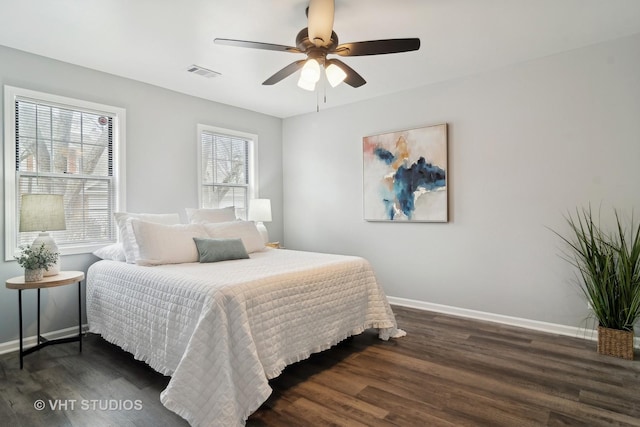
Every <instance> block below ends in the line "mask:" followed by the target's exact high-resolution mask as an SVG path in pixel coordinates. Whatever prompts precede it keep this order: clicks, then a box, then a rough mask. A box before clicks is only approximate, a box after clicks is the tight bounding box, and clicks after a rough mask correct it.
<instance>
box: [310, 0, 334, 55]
mask: <svg viewBox="0 0 640 427" xmlns="http://www.w3.org/2000/svg"><path fill="white" fill-rule="evenodd" d="M334 8H335V5H334V0H310V1H309V16H308V20H309V24H308V27H309V40H311V41H312V42H313V44H315V45H316V46H318V47H320V46H328V45H329V44H330V43H331V32H332V31H333V14H334Z"/></svg>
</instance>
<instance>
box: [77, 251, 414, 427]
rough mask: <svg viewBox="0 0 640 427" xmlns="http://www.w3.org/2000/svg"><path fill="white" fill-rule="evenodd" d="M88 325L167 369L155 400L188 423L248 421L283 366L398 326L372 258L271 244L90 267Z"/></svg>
mask: <svg viewBox="0 0 640 427" xmlns="http://www.w3.org/2000/svg"><path fill="white" fill-rule="evenodd" d="M87 318H88V322H89V330H90V331H91V332H93V333H96V334H100V335H101V336H102V337H104V338H105V339H106V340H107V341H109V342H112V343H114V344H116V345H118V346H120V347H121V348H123V349H124V350H126V351H128V352H130V353H132V354H133V355H134V357H135V358H136V359H139V360H143V361H145V362H146V363H147V364H149V365H150V366H151V367H152V368H153V369H155V370H156V371H158V372H160V373H162V374H164V375H169V376H171V379H170V381H169V384H168V386H167V388H166V389H165V390H164V391H163V392H162V393H161V395H160V399H161V401H162V403H163V404H164V406H166V407H167V408H168V409H170V410H172V411H174V412H176V413H177V414H179V415H180V416H182V417H183V418H185V419H186V420H187V421H189V423H190V424H191V425H193V426H234V425H244V423H245V421H246V419H247V418H248V417H249V415H250V414H251V413H252V412H254V411H255V410H256V409H258V407H259V406H260V405H261V404H262V403H263V402H264V401H265V400H266V399H267V398H268V396H269V395H270V393H271V388H270V387H269V383H268V380H269V379H271V378H274V377H276V376H278V375H279V374H280V373H281V372H282V370H283V369H284V368H285V367H286V366H287V365H289V364H291V363H294V362H297V361H300V360H303V359H306V358H308V357H309V356H310V355H311V354H312V353H315V352H320V351H323V350H326V349H328V348H329V347H331V346H333V345H335V344H337V343H338V342H340V341H341V340H343V339H345V338H347V337H349V336H351V335H355V334H359V333H361V332H363V331H364V330H365V329H369V328H378V329H379V336H380V338H382V339H388V338H389V337H399V336H402V335H403V334H404V332H403V331H401V330H399V329H397V326H396V322H395V318H394V315H393V312H392V310H391V308H390V306H389V304H388V302H387V299H386V296H385V294H384V292H383V290H382V288H381V287H380V286H379V284H378V283H377V281H376V278H375V275H374V272H373V270H372V268H371V266H370V265H369V263H368V262H367V261H366V260H364V259H362V258H359V257H352V256H343V255H332V254H320V253H313V252H302V251H291V250H284V249H270V248H267V249H265V250H264V251H260V252H255V253H252V254H251V258H250V259H243V260H233V261H223V262H217V263H207V264H200V263H189V264H175V265H161V266H154V267H141V266H136V265H132V264H127V263H123V262H117V261H106V260H103V261H98V262H97V263H95V264H93V265H92V266H91V267H90V268H89V270H88V272H87Z"/></svg>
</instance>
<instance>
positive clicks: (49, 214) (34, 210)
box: [20, 194, 67, 276]
mask: <svg viewBox="0 0 640 427" xmlns="http://www.w3.org/2000/svg"><path fill="white" fill-rule="evenodd" d="M66 229H67V224H66V221H65V217H64V197H63V196H62V195H58V194H23V195H22V200H21V204H20V231H21V232H28V231H40V232H41V233H40V234H39V235H38V237H36V238H35V240H34V241H33V243H32V244H31V245H32V246H34V247H38V246H40V245H43V244H44V246H45V247H46V248H47V249H48V250H49V251H50V252H58V245H56V242H55V240H54V239H53V237H51V236H50V235H49V233H46V232H47V231H55V230H66ZM59 272H60V257H58V261H57V262H56V263H55V264H54V265H52V266H50V267H49V269H48V270H47V271H45V272H44V275H45V276H54V275H56V274H58V273H59Z"/></svg>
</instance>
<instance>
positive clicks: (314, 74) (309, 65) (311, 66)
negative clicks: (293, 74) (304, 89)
mask: <svg viewBox="0 0 640 427" xmlns="http://www.w3.org/2000/svg"><path fill="white" fill-rule="evenodd" d="M300 80H305V81H307V82H310V83H313V84H314V85H315V84H316V82H317V81H318V80H320V64H318V61H316V60H315V59H313V58H310V59H309V60H307V62H305V64H304V67H302V71H301V72H300Z"/></svg>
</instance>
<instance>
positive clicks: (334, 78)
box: [326, 64, 347, 87]
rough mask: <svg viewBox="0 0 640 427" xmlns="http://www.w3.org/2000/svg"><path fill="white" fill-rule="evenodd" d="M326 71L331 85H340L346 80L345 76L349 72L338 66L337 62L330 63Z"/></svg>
mask: <svg viewBox="0 0 640 427" xmlns="http://www.w3.org/2000/svg"><path fill="white" fill-rule="evenodd" d="M326 73H327V80H328V81H329V84H330V85H331V87H336V86H338V85H339V84H340V83H342V82H343V81H344V79H345V78H347V73H345V72H344V70H343V69H342V68H340V67H338V66H337V65H336V64H329V66H328V67H327V69H326Z"/></svg>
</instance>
